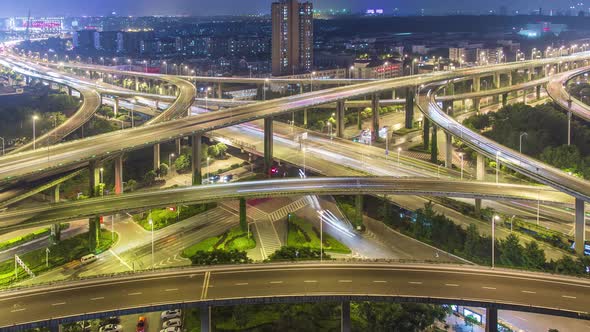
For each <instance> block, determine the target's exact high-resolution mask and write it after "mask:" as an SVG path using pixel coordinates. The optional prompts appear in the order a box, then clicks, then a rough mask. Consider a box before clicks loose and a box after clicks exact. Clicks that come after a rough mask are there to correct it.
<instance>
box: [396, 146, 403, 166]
mask: <svg viewBox="0 0 590 332" xmlns="http://www.w3.org/2000/svg"><path fill="white" fill-rule="evenodd" d="M401 153H402V148H397V165H398V166H399V165H400V161H399V157H400V155H401Z"/></svg>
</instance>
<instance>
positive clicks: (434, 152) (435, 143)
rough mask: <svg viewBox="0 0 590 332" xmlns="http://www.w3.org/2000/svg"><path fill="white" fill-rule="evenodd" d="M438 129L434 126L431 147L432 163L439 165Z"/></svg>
mask: <svg viewBox="0 0 590 332" xmlns="http://www.w3.org/2000/svg"><path fill="white" fill-rule="evenodd" d="M437 131H438V127H437V126H436V125H435V124H434V123H433V124H432V136H431V143H430V144H431V147H430V162H432V163H435V164H437V165H438V133H437Z"/></svg>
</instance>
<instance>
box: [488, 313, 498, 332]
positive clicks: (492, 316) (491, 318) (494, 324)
mask: <svg viewBox="0 0 590 332" xmlns="http://www.w3.org/2000/svg"><path fill="white" fill-rule="evenodd" d="M486 332H498V309H496V308H486Z"/></svg>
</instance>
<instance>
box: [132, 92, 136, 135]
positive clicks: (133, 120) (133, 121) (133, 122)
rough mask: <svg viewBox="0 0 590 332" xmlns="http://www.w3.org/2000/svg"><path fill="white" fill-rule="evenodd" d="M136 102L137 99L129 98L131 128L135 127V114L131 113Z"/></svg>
mask: <svg viewBox="0 0 590 332" xmlns="http://www.w3.org/2000/svg"><path fill="white" fill-rule="evenodd" d="M136 103H137V99H135V98H133V99H131V128H135V114H133V111H134V110H135V104H136Z"/></svg>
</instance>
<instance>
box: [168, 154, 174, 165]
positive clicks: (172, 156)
mask: <svg viewBox="0 0 590 332" xmlns="http://www.w3.org/2000/svg"><path fill="white" fill-rule="evenodd" d="M172 158H174V153H171V154H170V155H169V156H168V166H170V168H171V169H172Z"/></svg>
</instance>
